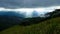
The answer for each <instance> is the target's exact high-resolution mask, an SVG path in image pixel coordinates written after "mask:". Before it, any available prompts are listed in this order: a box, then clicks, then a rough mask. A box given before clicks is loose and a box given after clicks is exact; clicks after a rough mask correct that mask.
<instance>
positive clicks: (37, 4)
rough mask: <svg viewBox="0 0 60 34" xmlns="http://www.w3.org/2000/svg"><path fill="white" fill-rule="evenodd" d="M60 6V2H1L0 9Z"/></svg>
mask: <svg viewBox="0 0 60 34" xmlns="http://www.w3.org/2000/svg"><path fill="white" fill-rule="evenodd" d="M49 6H60V0H0V7H5V8H36V7H49Z"/></svg>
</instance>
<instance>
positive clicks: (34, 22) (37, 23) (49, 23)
mask: <svg viewBox="0 0 60 34" xmlns="http://www.w3.org/2000/svg"><path fill="white" fill-rule="evenodd" d="M45 15H46V16H47V15H50V16H48V17H33V18H21V17H16V16H11V17H10V16H6V15H4V16H1V15H0V31H1V33H3V32H6V31H8V32H9V31H11V33H10V32H9V33H10V34H13V33H19V32H20V33H22V32H24V33H26V34H47V33H48V32H50V33H52V32H54V30H55V31H56V29H57V30H58V32H59V31H60V28H59V27H60V25H59V24H60V21H59V20H60V9H56V10H55V11H53V12H50V13H46V14H45ZM56 17H57V18H56ZM15 25H18V26H16V27H13V26H15ZM56 26H57V27H56ZM10 27H12V28H10ZM8 28H9V29H8ZM15 28H17V29H16V30H17V31H16V32H15V31H14V30H15ZM36 28H37V30H36ZM40 28H41V29H40ZM6 29H7V30H6ZM31 29H32V30H33V31H31ZM3 30H5V31H3ZM12 30H13V31H12ZM34 30H35V31H34ZM51 30H53V31H51ZM25 31H26V32H25ZM40 31H41V32H40ZM56 32H57V31H56ZM24 33H22V34H24Z"/></svg>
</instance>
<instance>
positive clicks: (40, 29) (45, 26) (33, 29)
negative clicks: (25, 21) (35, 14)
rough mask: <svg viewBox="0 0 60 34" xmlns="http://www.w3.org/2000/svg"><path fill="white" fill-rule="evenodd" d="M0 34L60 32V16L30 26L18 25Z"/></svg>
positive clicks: (53, 33)
mask: <svg viewBox="0 0 60 34" xmlns="http://www.w3.org/2000/svg"><path fill="white" fill-rule="evenodd" d="M0 34H60V17H57V18H52V19H49V20H46V21H43V22H39V23H38V24H33V25H30V26H20V25H16V26H13V27H11V28H8V29H6V30H4V31H1V32H0Z"/></svg>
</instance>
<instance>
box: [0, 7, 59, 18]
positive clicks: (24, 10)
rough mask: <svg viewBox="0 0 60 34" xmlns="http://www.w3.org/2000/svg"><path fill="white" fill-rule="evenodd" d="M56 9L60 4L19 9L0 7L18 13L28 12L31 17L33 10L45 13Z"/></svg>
mask: <svg viewBox="0 0 60 34" xmlns="http://www.w3.org/2000/svg"><path fill="white" fill-rule="evenodd" d="M55 9H60V6H51V7H39V8H17V9H8V8H0V11H7V12H9V11H14V12H17V13H24V12H25V13H26V16H28V17H30V16H31V15H32V12H33V11H37V12H38V14H39V15H40V14H45V13H46V12H52V11H54V10H55Z"/></svg>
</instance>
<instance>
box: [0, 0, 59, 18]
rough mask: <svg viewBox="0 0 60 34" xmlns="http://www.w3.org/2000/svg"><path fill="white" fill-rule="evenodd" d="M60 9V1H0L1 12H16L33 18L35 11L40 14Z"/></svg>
mask: <svg viewBox="0 0 60 34" xmlns="http://www.w3.org/2000/svg"><path fill="white" fill-rule="evenodd" d="M55 9H60V0H0V11H15V12H17V13H24V12H25V13H26V16H29V17H30V16H31V15H32V12H33V11H37V12H38V13H39V15H40V14H44V13H46V12H52V11H54V10H55Z"/></svg>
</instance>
